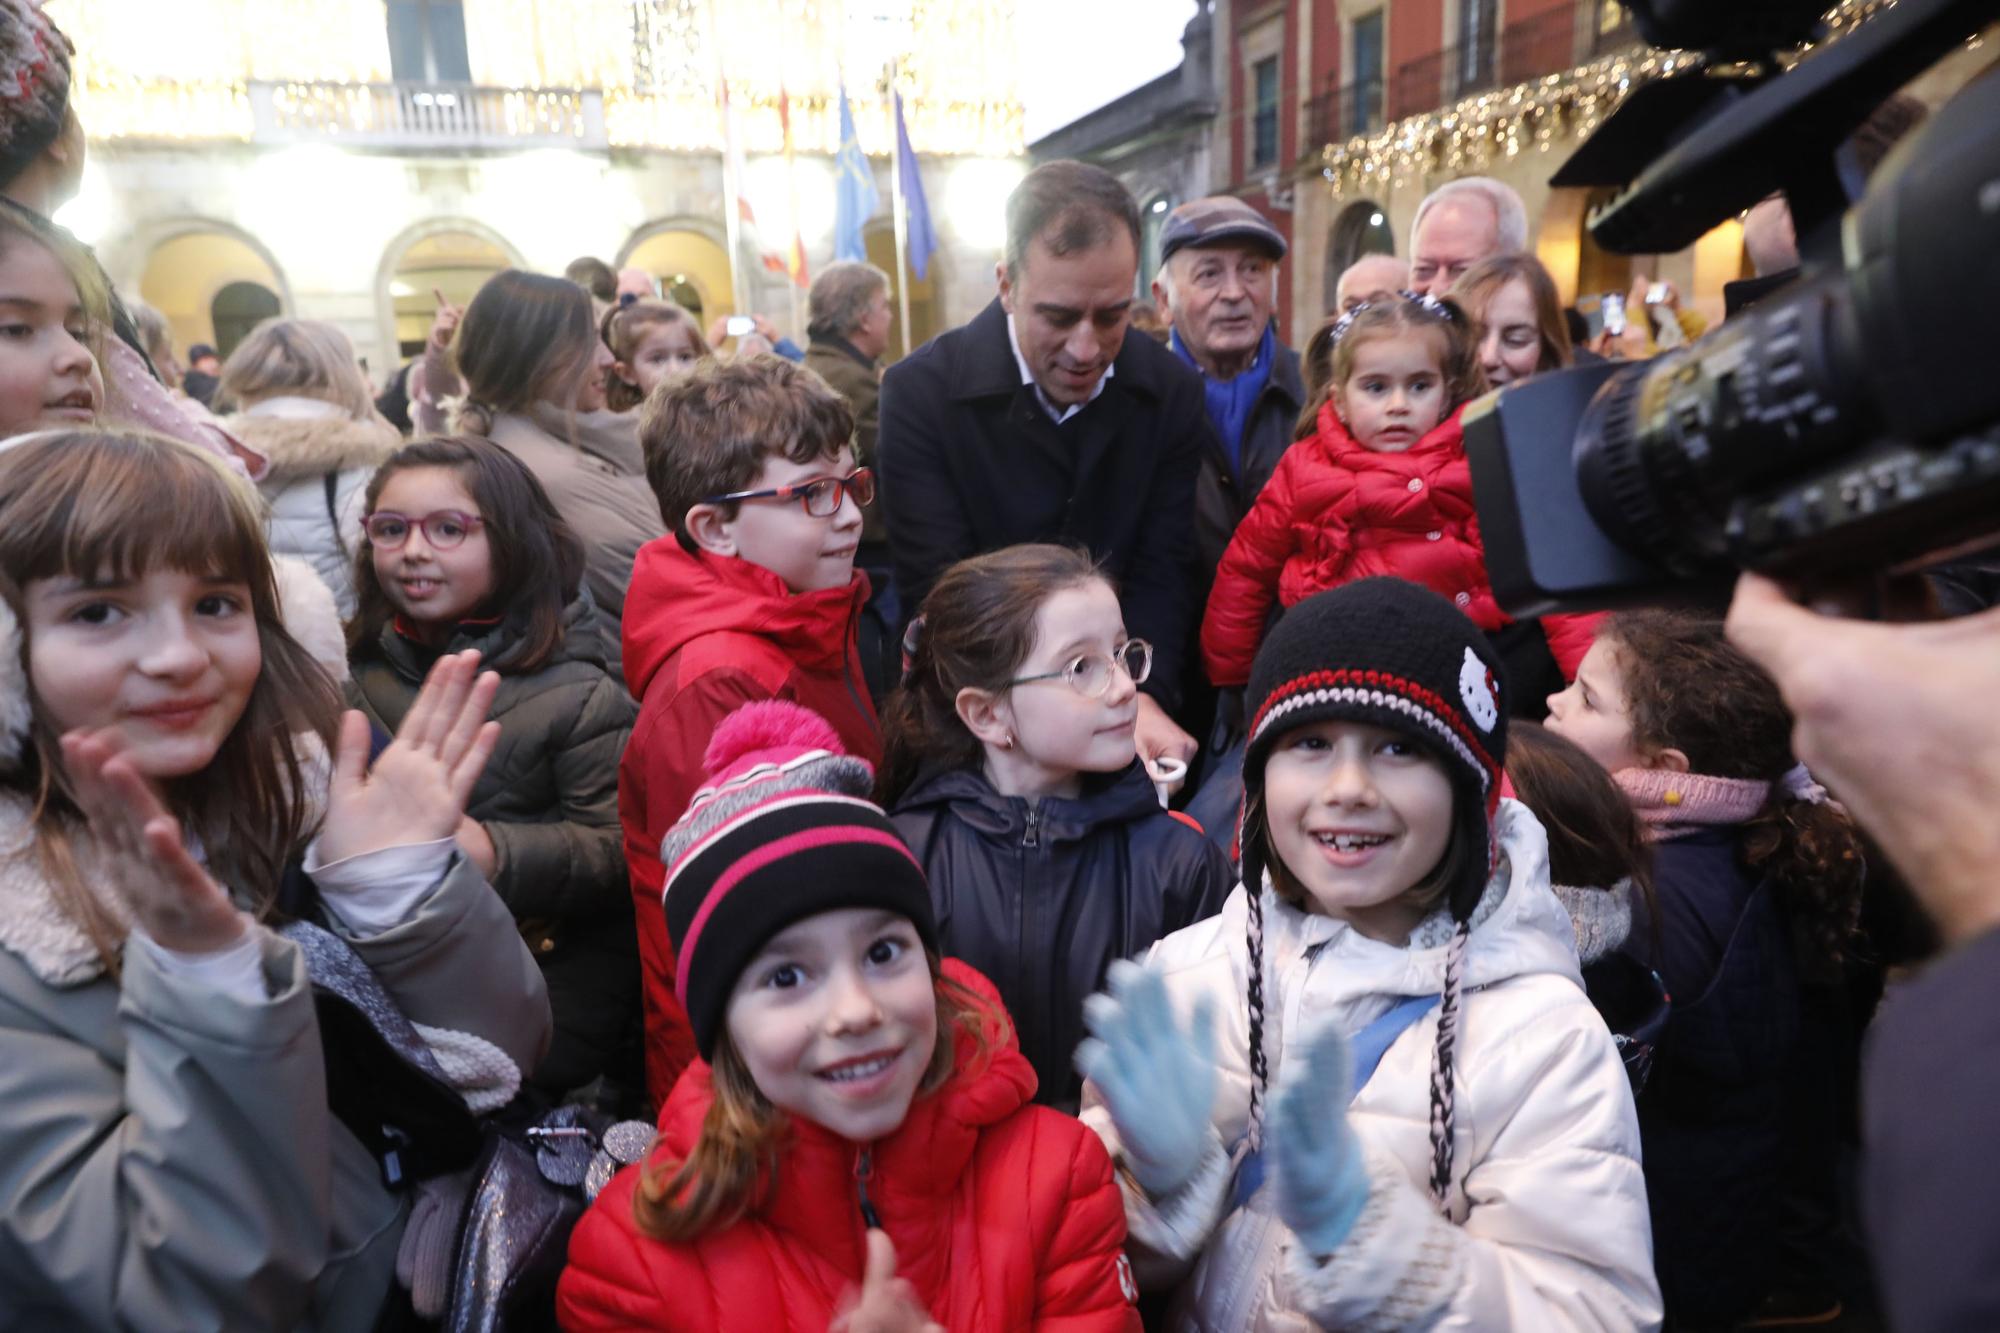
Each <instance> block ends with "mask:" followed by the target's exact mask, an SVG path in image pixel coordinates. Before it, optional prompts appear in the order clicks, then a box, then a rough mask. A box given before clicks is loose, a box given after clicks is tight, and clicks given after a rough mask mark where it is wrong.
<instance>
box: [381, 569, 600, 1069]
mask: <svg viewBox="0 0 2000 1333" xmlns="http://www.w3.org/2000/svg"><path fill="white" fill-rule="evenodd" d="M595 621H596V617H595V612H594V609H593V607H592V605H591V599H590V595H589V593H588V592H579V593H578V595H577V598H576V600H574V601H572V602H571V603H570V605H569V608H568V610H567V611H566V612H565V614H564V622H565V626H566V629H567V633H566V635H565V637H564V641H563V646H562V647H561V648H560V649H558V650H557V653H556V656H555V658H554V660H552V661H551V662H549V663H548V664H547V665H546V666H544V667H543V668H542V669H541V670H539V671H536V672H534V673H533V674H531V675H525V676H521V675H509V674H507V673H506V671H505V668H504V665H503V666H502V669H501V678H500V690H499V693H498V694H497V695H495V696H494V699H493V709H492V713H491V716H492V718H493V720H495V721H497V722H498V723H499V724H500V740H499V743H498V745H497V746H496V747H495V748H494V751H493V756H492V758H490V759H489V760H487V762H486V771H485V772H484V773H482V774H481V775H480V778H479V782H478V785H476V786H475V787H474V788H473V789H472V799H471V800H470V801H468V802H467V804H466V813H467V814H468V815H469V816H471V817H472V818H473V819H476V820H478V821H479V823H480V824H482V825H483V826H484V827H485V829H486V832H487V835H488V836H489V837H491V838H492V839H493V848H494V851H495V853H496V854H497V864H496V865H495V868H494V872H493V887H494V889H495V890H496V891H497V892H498V893H499V895H500V898H501V901H503V902H505V903H506V904H507V906H508V908H509V909H510V910H511V911H512V912H513V914H514V918H515V920H516V921H517V922H518V923H519V925H520V928H521V933H522V936H523V938H525V939H526V940H527V942H528V947H529V949H530V950H531V951H532V952H533V953H534V955H535V959H536V961H537V962H539V963H540V964H541V965H542V972H543V975H544V976H545V977H546V978H547V980H548V985H549V1000H550V1003H551V1005H552V1006H553V1007H554V1009H555V1025H556V1036H555V1041H554V1043H553V1044H552V1045H551V1047H550V1050H549V1058H548V1061H547V1062H546V1064H545V1065H544V1067H543V1068H542V1069H540V1070H537V1071H535V1074H534V1081H535V1082H536V1083H538V1084H540V1085H543V1086H544V1087H545V1088H546V1089H547V1090H549V1091H551V1092H556V1093H560V1092H563V1091H567V1090H568V1089H571V1088H575V1087H580V1086H582V1085H583V1084H585V1083H588V1082H590V1080H591V1079H593V1078H595V1077H596V1076H597V1075H598V1074H599V1073H602V1072H604V1068H605V1064H606V1062H607V1061H608V1060H609V1059H610V1058H611V1055H612V1052H613V1051H614V1050H615V1049H616V1048H618V1047H619V1046H620V1045H621V1044H622V1043H623V1042H625V1041H626V1040H627V1036H628V1035H629V1034H627V1033H626V1029H627V1028H628V1027H630V1026H631V1025H634V1024H636V1023H637V1022H638V1013H639V990H638V986H639V963H638V944H637V941H636V936H635V927H634V923H633V918H632V897H631V894H630V893H629V892H628V891H627V889H626V881H625V852H624V846H623V843H622V842H621V837H620V833H619V827H618V760H619V756H620V755H622V754H623V753H624V750H625V739H626V737H627V736H628V735H630V733H631V730H632V723H633V721H634V719H635V718H637V716H638V712H639V709H638V705H637V704H635V703H633V701H632V697H631V696H630V695H628V694H627V693H626V692H625V687H624V686H623V685H622V684H621V683H620V682H619V681H618V680H617V679H616V678H615V677H613V676H612V675H611V674H610V673H609V671H608V670H607V668H606V658H605V650H604V646H603V641H602V639H601V637H600V636H599V635H598V633H597V632H596V627H595ZM507 647H508V643H507V642H506V641H505V640H504V639H503V638H502V631H501V630H500V629H498V628H482V629H465V630H462V631H461V632H460V633H459V634H458V635H456V636H454V637H453V639H452V640H451V642H449V643H447V644H445V645H442V646H441V647H435V648H427V647H424V646H422V645H420V644H417V643H415V642H413V641H412V640H410V639H407V638H405V637H404V636H403V635H401V634H399V633H397V632H396V629H395V627H394V626H393V625H389V626H384V627H383V630H382V633H381V634H380V635H379V636H378V637H377V639H376V642H375V645H374V646H373V648H372V650H369V651H365V652H360V653H357V654H356V655H355V657H354V658H353V660H352V661H351V662H350V667H351V669H352V672H353V676H352V678H351V679H350V680H349V681H348V684H347V691H348V698H349V700H350V702H352V703H353V704H354V706H355V707H357V708H359V709H360V710H361V711H362V712H364V713H366V714H367V715H368V720H369V721H370V722H372V723H374V724H375V725H376V726H377V727H379V728H381V729H382V730H383V731H384V732H386V733H388V734H391V735H393V734H395V731H396V728H397V727H398V726H400V725H401V724H402V721H403V715H404V714H405V713H407V712H408V711H409V708H410V705H411V704H412V703H414V702H416V697H417V691H418V689H419V688H420V687H421V686H422V684H423V679H424V675H425V673H426V672H428V671H429V670H430V667H431V664H432V663H433V662H435V661H436V660H437V658H438V656H439V655H441V654H442V653H445V652H462V651H464V650H465V649H467V648H477V649H479V650H480V654H481V657H482V658H483V659H484V660H485V661H488V662H492V661H496V660H498V659H499V658H500V657H501V655H502V654H503V653H504V652H505V651H506V650H507Z"/></svg>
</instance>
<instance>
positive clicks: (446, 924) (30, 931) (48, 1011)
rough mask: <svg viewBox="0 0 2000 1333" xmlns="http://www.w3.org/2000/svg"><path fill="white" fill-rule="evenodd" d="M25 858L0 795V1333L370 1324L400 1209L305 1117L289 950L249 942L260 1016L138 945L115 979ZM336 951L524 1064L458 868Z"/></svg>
mask: <svg viewBox="0 0 2000 1333" xmlns="http://www.w3.org/2000/svg"><path fill="white" fill-rule="evenodd" d="M32 844H33V832H32V829H31V828H30V826H29V825H28V823H27V819H26V808H25V805H24V803H23V802H22V801H21V800H20V798H19V797H16V796H11V795H8V796H4V797H0V1330H16V1329H19V1330H43V1329H58V1328H59V1329H64V1330H72V1329H76V1330H82V1329H111V1328H118V1329H142V1330H151V1329H163V1330H166V1329H171V1330H183V1329H229V1330H236V1329H257V1330H282V1329H308V1330H320V1329H325V1330H349V1329H361V1330H365V1329H367V1328H369V1327H371V1326H372V1325H373V1323H374V1320H375V1317H376V1313H377V1311H378V1310H379V1309H380V1308H381V1306H382V1303H383V1301H384V1300H385V1299H386V1298H387V1296H388V1293H389V1290H390V1284H391V1283H392V1282H393V1281H394V1275H395V1258H396V1247H397V1245H398V1243H399V1242H400V1240H401V1239H402V1233H403V1228H404V1224H405V1222H406V1221H407V1216H408V1211H409V1210H408V1200H409V1198H410V1196H408V1195H403V1194H394V1193H391V1192H390V1191H388V1190H387V1189H385V1188H384V1187H383V1185H382V1180H381V1174H380V1169H379V1167H378V1165H377V1163H376V1160H375V1158H374V1157H373V1156H372V1155H371V1154H370V1153H369V1152H368V1150H367V1149H366V1148H364V1147H363V1146H362V1145H361V1143H360V1141H359V1140H357V1139H356V1138H354V1136H353V1135H352V1134H350V1133H349V1132H348V1130H347V1129H346V1127H345V1126H344V1125H342V1124H341V1123H340V1122H339V1121H338V1120H336V1119H335V1118H334V1117H333V1115H332V1114H331V1113H330V1112H329V1111H328V1109H327V1089H326V1080H325V1068H324V1064H323V1057H322V1054H321V1050H320V1038H319V1026H318V1021H317V1018H316V1016H315V1013H314V1008H313V996H312V988H311V986H310V984H309V983H308V981H307V978H306V971H305V967H304V964H303V962H302V961H301V959H300V956H299V952H298V949H297V947H296V946H295V945H293V944H291V943H290V942H289V941H286V940H283V939H280V938H279V937H278V936H276V935H273V934H271V933H269V932H268V931H264V930H261V929H260V930H259V931H258V942H259V945H260V947H261V949H262V951H263V965H264V978H265V983H266V985H267V987H268V989H269V992H270V996H269V998H268V999H266V1000H264V1001H262V1002H260V1003H245V1002H242V1001H239V1000H237V999H234V998H232V997H230V996H227V995H224V994H222V993H220V992H218V991H215V990H212V989H208V988H205V987H199V986H196V985H191V984H188V983H185V982H182V981H180V980H178V979H177V978H175V977H173V976H171V975H169V974H167V973H165V972H164V971H163V970H162V969H160V968H159V967H158V966H157V965H156V964H155V963H154V962H153V961H152V957H151V955H150V953H149V952H148V951H147V950H144V949H139V948H129V949H127V950H126V951H125V956H124V965H123V976H122V981H121V980H120V979H119V978H114V977H112V976H109V975H107V974H105V972H104V971H103V968H102V965H101V964H100V963H98V961H97V959H96V955H95V952H94V951H93V950H92V949H91V948H90V945H89V942H88V941H87V940H86V939H85V938H84V937H83V934H82V932H81V931H80V930H79V929H77V928H76V927H75V926H73V925H70V924H69V922H68V919H67V918H66V917H65V916H63V915H62V914H61V913H60V912H58V911H57V910H56V909H55V906H54V902H53V898H52V896H51V892H50V890H49V888H48V886H47V884H46V882H45V881H43V880H42V878H41V876H40V872H39V868H38V866H37V863H36V858H35V856H34V852H33V845H32ZM86 866H87V861H86ZM86 873H87V872H86ZM333 924H334V925H335V927H336V928H338V923H337V921H336V922H334V923H333ZM348 938H349V940H350V943H352V944H353V946H354V948H355V949H356V951H357V952H358V953H359V954H360V955H361V957H362V958H363V960H364V961H366V963H367V964H368V966H369V967H370V968H371V969H373V971H374V973H375V975H376V976H377V977H378V978H379V979H380V980H381V981H382V983H383V984H384V985H385V986H386V987H387V988H388V990H389V992H390V993H391V994H392V995H393V996H394V997H395V999H396V1000H397V1001H398V1003H399V1004H400V1005H401V1006H402V1008H403V1010H404V1011H405V1012H406V1013H407V1014H408V1015H409V1017H410V1018H411V1019H413V1020H415V1021H416V1022H419V1023H423V1024H427V1025H430V1026H434V1027H442V1028H449V1029H455V1030H458V1031H462V1032H469V1033H473V1034H476V1035H478V1036H480V1037H483V1038H485V1039H486V1040H488V1041H490V1042H493V1043H494V1044H496V1045H497V1046H499V1047H500V1049H501V1050H503V1051H504V1052H505V1053H506V1054H507V1055H508V1057H509V1058H511V1059H512V1060H513V1061H514V1062H515V1063H516V1064H517V1065H519V1066H520V1067H521V1068H522V1069H524V1070H525V1069H531V1068H533V1067H534V1064H535V1062H536V1060H537V1059H538V1058H539V1056H540V1053H541V1050H542V1047H543V1046H544V1045H545V1044H546V1042H547V1040H548V1033H549V1009H548V1001H547V998H546V995H545V993H544V990H543V987H542V980H541V977H540V975H539V974H538V973H537V971H536V969H535V965H534V962H533V960H532V959H531V958H530V957H529V955H528V951H527V950H526V949H525V948H523V947H522V946H521V943H520V937H519V936H518V935H517V934H516V933H515V930H514V923H513V921H512V920H511V919H510V918H509V916H508V914H507V910H506V908H505V907H504V906H503V905H502V904H501V902H500V900H499V899H498V898H497V897H495V896H494V895H493V893H492V892H491V891H490V890H489V889H488V888H487V887H486V885H485V882H484V881H483V880H481V878H480V877H479V873H478V871H477V870H476V869H474V868H473V867H472V866H471V864H470V863H469V862H467V861H465V860H463V859H459V860H456V861H454V862H453V864H452V866H451V869H450V870H449V871H448V872H447V874H446V875H445V877H444V878H443V879H442V880H440V881H439V883H438V885H437V887H436V888H435V889H433V890H432V891H431V892H430V893H429V894H427V895H426V896H425V897H424V898H423V899H422V900H421V901H420V902H419V904H418V905H417V907H416V908H415V910H414V911H413V912H412V914H411V916H410V917H409V919H408V920H406V921H405V922H403V923H402V924H401V925H398V926H395V927H393V928H391V929H390V930H388V931H385V932H383V933H381V934H379V935H374V936H372V937H368V938H355V937H352V936H349V937H348Z"/></svg>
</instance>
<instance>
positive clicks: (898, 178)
mask: <svg viewBox="0 0 2000 1333" xmlns="http://www.w3.org/2000/svg"><path fill="white" fill-rule="evenodd" d="M889 133H890V136H891V140H892V141H891V143H890V145H889V163H890V167H889V192H890V194H891V196H892V202H893V203H894V207H893V208H892V209H890V213H891V214H892V215H893V216H894V218H895V221H896V304H897V306H898V307H899V309H898V313H899V314H900V315H901V316H902V329H903V355H904V356H908V355H909V354H910V261H909V257H908V255H907V253H906V251H907V249H908V246H909V241H910V226H909V220H908V219H907V218H906V217H905V216H904V215H903V117H902V108H901V106H900V104H899V103H898V101H897V95H896V58H895V57H894V56H891V57H890V58H889Z"/></svg>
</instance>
